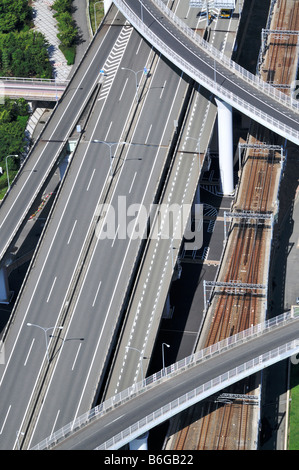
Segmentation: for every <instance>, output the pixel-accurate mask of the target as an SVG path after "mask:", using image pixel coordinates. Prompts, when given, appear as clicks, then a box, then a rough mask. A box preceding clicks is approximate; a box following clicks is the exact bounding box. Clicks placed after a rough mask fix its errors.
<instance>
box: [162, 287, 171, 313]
mask: <svg viewBox="0 0 299 470" xmlns="http://www.w3.org/2000/svg"><path fill="white" fill-rule="evenodd" d="M170 313H171V305H170V295H169V292H168V294H167V298H166V301H165V305H164V311H163V318H169V316H170Z"/></svg>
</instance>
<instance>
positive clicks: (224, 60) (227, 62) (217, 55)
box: [114, 0, 299, 111]
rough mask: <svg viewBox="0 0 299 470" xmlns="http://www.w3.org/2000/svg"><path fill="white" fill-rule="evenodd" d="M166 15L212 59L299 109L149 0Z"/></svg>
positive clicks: (157, 0)
mask: <svg viewBox="0 0 299 470" xmlns="http://www.w3.org/2000/svg"><path fill="white" fill-rule="evenodd" d="M119 1H121V2H122V3H124V2H123V0H116V1H115V2H114V3H115V4H117V3H118V2H119ZM151 1H152V3H154V4H155V5H156V6H157V7H158V8H159V9H160V10H161V11H162V12H163V13H164V14H165V15H166V16H167V17H168V19H169V20H171V21H172V23H173V24H174V25H175V26H176V27H177V28H178V29H179V30H180V31H181V32H183V33H184V34H185V35H186V36H187V37H188V38H189V39H191V40H192V41H193V42H194V43H195V44H196V45H197V46H199V47H200V48H201V49H203V50H204V51H205V52H208V54H209V55H210V56H211V58H212V59H213V60H214V59H216V60H217V61H218V62H219V63H220V64H222V65H224V66H225V67H227V68H228V69H229V70H230V71H233V72H234V73H236V74H238V75H239V77H241V78H242V79H243V80H245V81H247V82H248V83H250V84H251V85H253V86H255V87H256V88H258V89H259V90H261V91H262V92H263V93H266V94H267V95H268V96H271V98H273V97H274V98H275V99H276V100H277V101H279V102H282V103H284V104H286V105H287V106H289V107H291V108H292V109H293V110H294V111H299V103H297V102H296V101H294V100H292V99H291V98H290V97H289V96H287V95H286V94H285V93H282V92H281V91H279V90H277V89H275V88H274V87H272V86H271V85H270V84H269V83H267V82H265V81H263V80H261V79H260V78H259V77H258V76H257V75H254V74H252V73H251V72H248V71H247V70H246V69H244V68H243V67H242V66H240V65H238V64H237V63H236V62H234V61H233V60H231V59H230V58H229V57H228V56H226V55H224V54H223V53H222V52H220V51H219V50H218V49H216V47H214V46H213V45H212V44H210V43H209V42H207V41H205V40H204V39H203V37H202V36H200V35H199V34H197V33H196V31H193V30H192V29H191V28H189V26H187V25H186V23H185V22H184V21H183V20H181V19H180V18H178V17H177V16H176V14H175V13H174V12H173V11H171V10H170V9H169V8H168V7H167V5H165V4H164V3H163V1H162V0H151Z"/></svg>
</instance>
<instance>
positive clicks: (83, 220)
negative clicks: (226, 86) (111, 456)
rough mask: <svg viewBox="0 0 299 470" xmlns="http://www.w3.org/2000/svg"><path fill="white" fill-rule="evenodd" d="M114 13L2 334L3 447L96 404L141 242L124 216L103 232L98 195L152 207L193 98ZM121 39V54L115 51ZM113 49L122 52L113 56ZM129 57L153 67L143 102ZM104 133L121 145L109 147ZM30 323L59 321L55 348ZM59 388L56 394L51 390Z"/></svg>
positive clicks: (144, 78) (35, 437)
mask: <svg viewBox="0 0 299 470" xmlns="http://www.w3.org/2000/svg"><path fill="white" fill-rule="evenodd" d="M106 21H107V24H109V26H110V27H111V28H113V31H114V32H117V37H116V39H115V40H114V41H113V42H111V43H110V53H109V54H108V57H107V58H106V60H105V62H104V64H103V65H102V61H101V68H102V67H104V69H105V72H106V74H107V80H106V81H105V82H104V84H103V86H102V87H101V88H100V89H98V90H97V92H96V93H95V99H94V103H93V107H92V112H91V113H90V116H89V121H88V126H87V127H86V130H85V132H84V135H82V136H81V138H80V141H79V142H78V145H77V148H76V151H75V153H74V154H73V157H72V160H71V164H70V165H69V167H68V170H67V172H66V174H65V178H64V182H63V185H61V188H60V191H59V196H57V200H56V204H55V207H54V209H53V211H52V212H51V216H50V217H49V218H48V221H47V224H46V227H45V230H44V233H43V237H42V239H41V242H40V244H39V246H38V249H37V250H36V253H35V255H34V257H33V260H32V263H31V266H30V269H29V271H28V275H27V277H26V280H25V281H26V282H24V284H23V288H22V290H21V292H20V295H19V297H18V299H17V301H16V304H15V309H14V312H13V314H12V320H13V321H11V323H10V329H9V331H8V333H7V335H6V341H5V347H6V356H7V364H5V367H1V380H0V387H1V393H2V397H4V395H5V396H6V399H5V400H3V402H2V412H3V416H4V419H3V420H2V424H1V430H2V433H1V440H0V445H1V446H2V448H11V447H15V446H16V445H17V444H16V439H15V431H14V429H15V427H17V428H18V429H22V432H24V434H25V436H24V439H26V443H23V442H22V447H23V448H24V447H26V446H27V444H28V442H29V441H31V442H32V444H34V443H36V442H37V440H38V439H40V436H41V435H42V436H47V435H48V433H49V432H51V430H55V429H57V428H59V427H60V426H62V425H63V424H64V423H65V422H68V421H69V420H71V419H74V417H75V416H77V415H78V414H81V413H82V412H84V411H86V410H88V409H90V407H91V406H92V404H93V403H94V400H95V399H96V395H97V388H98V385H99V381H100V380H101V379H100V376H101V374H102V372H103V369H105V366H106V360H107V356H108V354H109V351H110V348H111V347H112V346H113V335H114V334H115V331H117V330H116V327H117V326H118V322H119V321H120V315H121V313H122V308H123V304H124V303H125V300H126V294H127V289H128V288H129V282H130V278H131V275H132V272H133V270H134V265H135V262H136V260H137V257H138V253H139V249H140V245H141V243H142V242H141V241H140V237H139V238H138V237H137V238H134V233H133V234H132V236H131V233H129V234H128V236H127V234H126V233H125V236H124V234H123V229H124V228H125V229H126V228H127V226H125V227H122V230H121V233H120V232H119V231H118V230H119V229H118V227H117V224H118V221H117V220H115V223H116V225H115V232H114V233H113V236H112V238H109V236H106V237H105V236H104V237H103V238H101V237H100V235H101V231H102V229H103V231H104V228H105V227H103V226H102V225H101V217H102V216H103V212H102V210H101V204H103V203H104V202H107V203H108V202H111V204H112V206H113V207H115V208H116V209H117V205H118V202H119V196H121V197H122V198H124V199H126V204H127V207H129V205H133V204H134V203H135V204H141V203H142V204H143V205H144V207H146V208H148V207H149V205H150V204H151V203H153V202H154V201H155V198H156V195H157V193H159V188H160V186H161V184H162V183H163V176H164V168H165V167H167V161H168V158H169V157H168V155H169V153H171V151H170V148H171V146H172V141H173V138H174V135H175V128H174V125H173V121H174V120H175V119H176V120H179V117H180V115H181V113H182V107H183V104H184V102H185V101H186V99H187V94H188V90H189V81H188V79H187V80H186V79H185V76H184V75H183V74H181V73H180V72H179V73H178V71H177V69H176V68H175V67H173V66H172V64H169V63H167V62H166V61H164V60H161V59H160V57H159V55H157V54H156V53H155V51H153V50H152V48H151V47H150V46H149V45H148V44H147V43H146V42H145V41H144V40H143V39H142V38H141V37H140V35H139V34H138V33H137V32H136V31H134V30H133V28H132V27H131V26H130V25H128V24H127V22H126V20H125V19H124V17H123V15H122V14H120V13H119V11H118V10H117V9H116V7H114V8H113V9H112V10H111V13H110V16H109V17H108V18H107V20H106ZM105 30H106V28H104V32H105ZM102 33H103V29H102ZM110 39H111V38H110ZM120 44H121V47H122V49H121V54H116V52H117V51H116V48H117V47H120ZM118 52H119V50H118ZM113 57H114V58H115V57H117V64H116V66H115V63H114V62H113ZM98 61H99V62H100V59H98ZM127 66H128V67H129V68H130V69H132V70H138V71H139V70H143V67H144V66H146V67H147V69H149V70H150V74H149V76H146V75H142V74H141V75H140V76H139V78H140V80H141V83H140V87H138V98H139V99H138V102H137V100H136V85H135V81H134V80H131V74H130V70H125V68H126V67H127ZM122 67H123V69H122ZM95 73H96V72H95ZM111 76H112V77H113V80H111V81H110V80H109V79H110V77H111ZM94 78H95V77H94ZM91 79H92V77H91ZM108 84H110V85H109V87H106V85H108ZM101 142H103V143H101ZM104 142H106V143H107V144H109V143H111V144H115V145H114V146H113V148H112V152H113V153H112V155H109V148H108V147H107V146H105V145H104ZM124 142H126V143H124ZM125 211H126V209H124V214H125ZM119 214H120V213H119V212H118V216H119ZM134 214H135V213H134ZM134 214H132V215H134ZM125 222H126V221H125ZM131 222H132V221H131ZM133 222H134V220H133ZM131 225H133V224H132V223H131ZM27 323H29V324H30V325H27ZM32 325H33V326H32ZM34 325H39V326H45V327H48V325H52V326H53V331H50V332H49V334H51V339H49V350H48V349H47V350H45V347H44V346H45V344H44V341H43V339H44V338H43V337H42V336H40V333H41V332H39V330H38V329H37V328H35V327H34ZM61 326H63V329H62V330H61V329H60V327H61ZM58 327H59V328H58ZM47 352H48V354H47ZM20 357H24V358H25V360H24V362H23V361H19V360H18V359H17V358H20ZM48 358H50V362H49V361H48ZM25 377H30V380H28V381H27V380H25ZM45 377H46V380H44V378H45ZM12 383H14V386H12ZM17 383H18V384H19V385H17ZM21 383H22V384H23V387H22V390H23V392H22V396H21V397H22V402H21V401H20V394H19V389H20V387H21ZM53 396H56V397H57V398H56V399H55V400H52V397H53ZM12 409H14V414H12V413H10V411H11V410H12ZM33 415H34V418H33ZM50 416H51V418H50V419H49V417H50ZM16 423H17V424H16ZM21 436H23V434H22V435H21ZM21 439H22V440H23V438H21ZM31 439H32V440H31ZM23 444H24V446H23Z"/></svg>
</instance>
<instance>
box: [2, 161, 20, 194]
mask: <svg viewBox="0 0 299 470" xmlns="http://www.w3.org/2000/svg"><path fill="white" fill-rule="evenodd" d="M9 157H19V155H7V157H6V158H5V164H6V176H7V186H8V189H9V188H10V182H9V174H8V166H7V159H8V158H9Z"/></svg>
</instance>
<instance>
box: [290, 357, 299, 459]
mask: <svg viewBox="0 0 299 470" xmlns="http://www.w3.org/2000/svg"><path fill="white" fill-rule="evenodd" d="M290 387H291V398H292V400H291V403H290V416H289V450H299V363H298V364H292V365H291V376H290Z"/></svg>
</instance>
